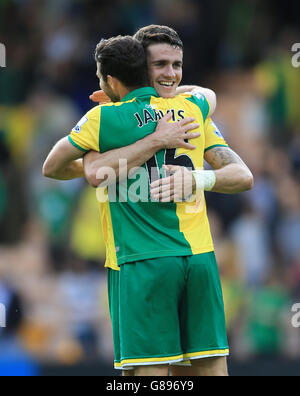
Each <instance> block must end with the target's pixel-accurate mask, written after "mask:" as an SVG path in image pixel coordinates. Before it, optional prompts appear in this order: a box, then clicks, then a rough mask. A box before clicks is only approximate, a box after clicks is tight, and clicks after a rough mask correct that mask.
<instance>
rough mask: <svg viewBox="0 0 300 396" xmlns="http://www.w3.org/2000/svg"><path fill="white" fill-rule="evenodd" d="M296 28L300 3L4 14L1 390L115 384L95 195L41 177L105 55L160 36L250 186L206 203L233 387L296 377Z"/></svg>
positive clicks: (24, 9)
mask: <svg viewBox="0 0 300 396" xmlns="http://www.w3.org/2000/svg"><path fill="white" fill-rule="evenodd" d="M285 3H286V2H285ZM299 18H300V2H299V1H289V2H288V7H286V6H284V2H283V1H281V0H280V1H276V2H274V1H258V0H243V1H240V0H229V1H226V2H223V1H220V0H214V1H206V0H205V1H198V0H152V1H147V0H145V1H138V0H115V1H108V0H107V1H106V0H103V1H94V0H84V1H83V0H0V42H1V43H3V44H5V46H6V50H7V67H6V68H1V69H0V302H2V303H5V305H6V306H7V310H8V312H7V314H8V316H7V327H6V328H5V329H0V374H3V375H5V374H9V373H10V374H15V375H18V374H19V375H21V374H24V375H52V374H53V375H54V374H58V375H59V374H67V375H69V374H70V375H85V374H90V375H93V374H94V375H114V374H115V373H116V372H114V370H112V368H111V362H112V358H113V350H112V340H111V329H110V322H109V320H108V307H107V299H106V277H105V271H104V269H103V262H104V254H105V252H104V246H103V240H102V236H101V233H100V220H99V214H98V208H97V204H96V200H95V191H94V190H93V189H92V188H90V187H88V186H87V184H86V182H85V181H84V180H77V181H72V182H64V183H62V182H54V181H49V180H46V179H45V178H43V177H42V175H41V167H42V163H43V160H44V159H45V157H46V154H47V153H48V152H49V150H50V148H51V147H52V145H53V144H54V143H55V142H56V141H57V140H58V139H59V138H60V137H62V136H64V135H65V134H67V133H68V132H69V130H70V129H71V127H73V126H74V125H75V124H76V122H77V121H78V120H79V119H80V118H81V116H82V115H83V114H84V113H85V112H86V111H87V110H88V109H90V108H91V106H92V103H91V102H90V101H89V99H88V97H89V94H90V93H92V92H93V91H94V90H96V89H97V88H98V81H97V78H96V76H95V64H94V59H93V52H94V48H95V46H96V44H97V42H98V41H99V40H100V39H101V38H103V37H104V38H107V37H110V36H113V35H117V34H133V33H134V32H135V31H136V30H137V29H138V28H140V27H141V26H144V25H147V24H150V23H157V24H166V25H169V26H172V27H174V28H175V29H177V30H178V32H179V33H180V35H181V36H182V38H183V41H184V44H185V65H184V83H186V84H190V83H194V84H199V85H202V86H206V87H210V88H212V89H214V90H215V91H216V93H217V95H218V109H217V112H216V114H215V116H214V119H215V121H216V123H217V125H218V126H219V127H220V129H221V131H222V132H223V133H224V135H225V137H226V139H227V140H228V142H229V144H230V145H231V146H232V148H233V149H235V150H236V151H237V152H238V153H240V155H241V156H242V157H243V158H244V159H245V161H246V162H247V164H248V165H249V166H250V168H251V169H252V171H253V173H254V175H255V179H256V185H255V188H254V190H253V191H251V192H249V193H246V194H243V195H239V196H222V195H217V194H208V195H207V199H208V205H209V216H210V221H211V224H212V231H213V236H214V240H215V243H216V251H217V256H218V261H219V264H220V271H221V275H222V283H223V290H224V298H225V305H226V314H227V322H228V332H229V338H230V344H231V352H232V356H231V358H230V360H229V363H230V372H231V374H232V375H239V374H244V375H260V374H265V375H296V374H299V367H300V328H298V329H297V328H293V326H292V324H291V320H292V316H293V313H292V312H291V307H292V305H293V304H295V303H297V302H299V303H300V243H299V242H300V239H299V236H300V191H299V176H300V173H299V171H300V111H299V103H300V89H299V88H300V68H294V67H292V63H291V59H292V56H293V53H292V51H291V48H292V44H293V43H297V42H300V33H299V28H300V26H299V20H300V19H299Z"/></svg>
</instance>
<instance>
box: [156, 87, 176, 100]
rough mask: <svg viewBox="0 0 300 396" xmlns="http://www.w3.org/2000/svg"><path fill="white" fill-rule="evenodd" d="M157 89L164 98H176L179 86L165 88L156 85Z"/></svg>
mask: <svg viewBox="0 0 300 396" xmlns="http://www.w3.org/2000/svg"><path fill="white" fill-rule="evenodd" d="M155 88H156V92H157V93H158V94H159V96H161V97H163V98H174V96H176V88H177V85H173V86H172V87H164V86H162V85H160V84H156V87H155Z"/></svg>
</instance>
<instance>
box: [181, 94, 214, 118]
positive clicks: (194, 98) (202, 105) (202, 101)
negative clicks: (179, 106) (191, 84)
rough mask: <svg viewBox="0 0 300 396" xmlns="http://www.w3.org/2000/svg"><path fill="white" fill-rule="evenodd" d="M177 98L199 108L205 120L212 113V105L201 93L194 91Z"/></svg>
mask: <svg viewBox="0 0 300 396" xmlns="http://www.w3.org/2000/svg"><path fill="white" fill-rule="evenodd" d="M176 98H178V99H179V100H181V101H183V102H189V103H192V104H193V105H195V106H197V107H198V108H199V109H200V110H201V112H202V114H203V116H204V119H206V118H207V116H208V114H209V112H210V105H209V103H208V101H207V99H206V97H205V96H204V95H203V94H202V93H201V92H199V91H197V90H194V91H192V92H186V93H183V94H180V95H178V96H177V97H176Z"/></svg>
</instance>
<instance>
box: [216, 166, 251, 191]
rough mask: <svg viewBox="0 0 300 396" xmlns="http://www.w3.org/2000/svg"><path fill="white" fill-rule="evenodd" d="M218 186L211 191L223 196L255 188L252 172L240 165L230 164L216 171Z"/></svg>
mask: <svg viewBox="0 0 300 396" xmlns="http://www.w3.org/2000/svg"><path fill="white" fill-rule="evenodd" d="M215 176H216V184H215V186H214V188H213V189H212V190H211V191H213V192H217V193H222V194H237V193H241V192H244V191H248V190H251V189H252V188H253V184H254V181H253V176H252V173H251V172H250V170H249V169H248V168H247V167H245V166H243V165H239V164H230V165H227V166H225V167H224V168H222V169H218V170H216V171H215Z"/></svg>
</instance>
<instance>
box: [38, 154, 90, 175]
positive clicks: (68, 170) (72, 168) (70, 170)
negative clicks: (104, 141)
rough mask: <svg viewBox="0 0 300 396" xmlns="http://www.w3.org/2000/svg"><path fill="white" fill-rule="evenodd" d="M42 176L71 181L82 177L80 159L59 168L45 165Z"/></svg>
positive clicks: (82, 171)
mask: <svg viewBox="0 0 300 396" xmlns="http://www.w3.org/2000/svg"><path fill="white" fill-rule="evenodd" d="M43 174H44V176H45V177H48V178H50V179H55V180H72V179H77V178H81V177H84V170H83V163H82V159H79V160H76V161H72V162H70V163H69V164H66V165H64V166H62V167H60V168H57V167H56V166H53V167H52V168H51V164H48V165H47V164H46V166H44V168H43Z"/></svg>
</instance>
